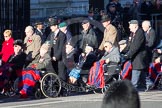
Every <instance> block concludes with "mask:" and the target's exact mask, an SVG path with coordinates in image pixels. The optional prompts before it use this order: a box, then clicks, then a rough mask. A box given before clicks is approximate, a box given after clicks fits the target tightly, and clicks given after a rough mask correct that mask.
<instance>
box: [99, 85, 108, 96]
mask: <svg viewBox="0 0 162 108" xmlns="http://www.w3.org/2000/svg"><path fill="white" fill-rule="evenodd" d="M109 87H110V85H109V84H106V85H105V86H104V87H103V88H102V89H101V92H102V94H105V92H106V90H107V89H108V88H109Z"/></svg>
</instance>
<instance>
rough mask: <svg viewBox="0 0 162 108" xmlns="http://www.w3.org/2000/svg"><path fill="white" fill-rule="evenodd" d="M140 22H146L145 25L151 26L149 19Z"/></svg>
mask: <svg viewBox="0 0 162 108" xmlns="http://www.w3.org/2000/svg"><path fill="white" fill-rule="evenodd" d="M142 24H146V25H148V26H149V27H151V22H150V21H149V20H144V21H143V22H142Z"/></svg>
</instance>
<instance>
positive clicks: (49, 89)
mask: <svg viewBox="0 0 162 108" xmlns="http://www.w3.org/2000/svg"><path fill="white" fill-rule="evenodd" d="M40 84H41V85H40V86H41V91H42V93H43V95H44V96H45V97H57V96H58V95H59V93H60V91H61V81H60V78H59V77H58V76H57V75H56V74H54V73H47V74H46V75H44V76H43V78H42V79H41V81H40Z"/></svg>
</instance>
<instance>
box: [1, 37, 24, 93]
mask: <svg viewBox="0 0 162 108" xmlns="http://www.w3.org/2000/svg"><path fill="white" fill-rule="evenodd" d="M13 45H14V54H13V55H11V56H10V57H9V60H8V61H7V63H5V64H4V65H3V66H1V68H0V70H1V71H0V88H1V89H2V92H5V88H4V87H5V85H6V84H7V83H8V81H14V80H15V79H16V78H17V77H18V76H19V75H21V70H22V68H23V66H24V63H25V58H26V54H25V53H24V52H23V42H22V40H15V41H14V44H13Z"/></svg>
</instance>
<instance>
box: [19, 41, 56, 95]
mask: <svg viewBox="0 0 162 108" xmlns="http://www.w3.org/2000/svg"><path fill="white" fill-rule="evenodd" d="M49 47H50V46H49V45H48V44H46V43H45V44H43V45H42V46H41V48H40V53H39V55H37V56H36V58H35V59H34V60H33V61H32V62H31V63H30V64H29V65H28V66H27V68H25V69H24V70H23V71H22V72H21V76H20V77H19V78H18V88H19V91H18V94H19V95H20V98H27V97H28V96H29V95H31V94H33V89H37V82H39V80H41V77H42V74H43V72H51V73H52V72H54V70H53V67H52V63H51V57H50V55H49V53H48V50H49ZM38 88H40V87H38Z"/></svg>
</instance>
